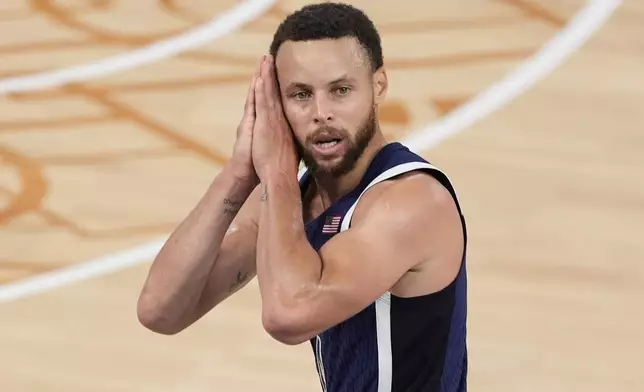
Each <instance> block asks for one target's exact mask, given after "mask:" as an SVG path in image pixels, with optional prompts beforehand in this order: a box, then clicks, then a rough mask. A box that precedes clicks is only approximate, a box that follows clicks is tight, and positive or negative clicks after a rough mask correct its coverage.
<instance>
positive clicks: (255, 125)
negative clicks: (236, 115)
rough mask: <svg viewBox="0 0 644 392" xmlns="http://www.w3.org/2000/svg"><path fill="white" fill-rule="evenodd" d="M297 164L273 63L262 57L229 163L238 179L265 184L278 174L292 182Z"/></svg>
mask: <svg viewBox="0 0 644 392" xmlns="http://www.w3.org/2000/svg"><path fill="white" fill-rule="evenodd" d="M299 160H300V159H299V156H298V153H297V150H296V148H295V141H294V139H293V134H292V131H291V128H290V126H289V124H288V122H287V121H286V117H285V115H284V111H283V109H282V102H281V97H280V92H279V88H278V83H277V80H276V73H275V63H274V59H273V57H272V56H269V55H267V56H263V57H262V59H261V60H260V64H259V66H258V69H257V70H256V72H255V75H254V77H253V80H252V82H251V85H250V88H249V89H248V94H247V97H246V103H245V106H244V115H243V118H242V121H241V123H240V124H239V127H238V128H237V140H236V142H235V147H234V150H233V157H232V163H233V165H234V166H235V168H236V170H237V173H238V175H239V177H240V178H244V179H248V180H254V181H257V180H259V181H260V182H265V181H267V180H268V178H269V177H270V176H272V175H274V174H278V173H282V174H287V175H293V178H294V179H295V178H296V177H297V170H298V164H299Z"/></svg>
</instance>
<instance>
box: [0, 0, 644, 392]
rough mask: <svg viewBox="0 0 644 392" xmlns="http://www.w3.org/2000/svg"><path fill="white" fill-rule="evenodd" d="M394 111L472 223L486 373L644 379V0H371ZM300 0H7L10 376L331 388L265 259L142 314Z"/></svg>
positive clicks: (4, 349)
mask: <svg viewBox="0 0 644 392" xmlns="http://www.w3.org/2000/svg"><path fill="white" fill-rule="evenodd" d="M348 2H349V3H351V4H354V5H356V6H359V7H361V8H363V9H364V10H365V11H366V12H367V14H368V15H369V16H370V17H371V18H372V19H373V20H374V22H375V23H376V25H377V27H378V28H379V30H380V32H381V35H382V38H383V47H384V55H385V64H386V66H387V69H388V75H389V80H390V93H389V97H388V101H387V103H386V104H385V105H384V106H383V107H382V108H381V114H382V118H381V122H382V126H383V129H384V131H385V132H386V134H387V136H388V137H389V138H390V139H391V140H398V141H403V142H404V143H406V144H407V145H408V146H409V147H410V148H412V149H413V150H415V151H417V152H420V153H421V154H422V155H423V156H424V157H426V158H427V159H428V160H429V161H430V162H432V163H434V164H435V165H437V166H439V167H441V168H442V169H444V170H445V171H446V172H447V173H448V175H449V176H450V177H451V179H452V181H453V182H454V183H455V185H456V188H457V191H458V193H459V197H460V200H461V203H462V204H463V208H464V212H465V215H466V218H467V219H468V226H469V232H470V248H469V257H468V265H469V284H470V288H469V298H470V299H469V324H468V328H469V335H468V339H469V350H470V366H471V368H470V378H469V383H470V389H471V390H472V391H480V392H492V391H494V392H506V391H507V392H510V391H511V392H518V391H540V392H541V391H566V392H568V391H602V392H603V391H607V390H610V391H621V392H635V391H642V390H644V374H643V372H641V370H640V368H641V366H642V351H643V350H644V311H642V309H643V306H642V302H643V301H644V241H642V239H641V236H642V233H644V179H643V178H644V177H643V176H642V174H641V171H642V169H643V168H644V132H643V130H644V114H643V111H642V107H643V105H644V77H643V76H642V70H643V69H644V3H642V2H641V1H638V0H624V1H623V2H618V1H613V0H589V1H583V0H454V1H449V2H448V1H439V0H397V1H388V0H378V1H374V0H370V1H367V0H360V1H348ZM307 3H309V2H307V1H299V0H298V1H296V0H277V1H276V0H239V1H234V0H218V1H206V0H138V1H125V0H31V1H26V0H3V1H2V2H1V4H0V59H1V60H0V369H2V370H0V391H3V392H26V391H43V392H49V391H66V392H81V391H82V392H89V391H127V392H129V391H137V392H141V391H241V392H246V391H258V390H264V391H319V390H320V386H319V380H318V377H317V374H316V372H315V365H314V361H313V355H312V352H311V348H310V346H309V345H308V344H303V345H300V346H296V347H290V346H284V345H281V344H279V343H277V342H275V341H273V340H272V339H271V338H270V337H269V336H268V335H267V334H266V333H265V332H264V331H263V329H262V327H261V320H260V302H259V295H258V289H257V286H256V282H255V281H253V282H252V283H251V284H249V285H248V286H246V287H245V288H244V289H243V290H242V291H241V292H239V293H238V294H236V295H235V296H234V297H232V298H231V299H229V300H228V301H226V302H225V303H223V304H222V305H221V306H220V307H218V308H217V309H216V310H215V311H213V312H212V313H210V314H208V315H207V316H206V317H204V318H203V319H202V320H201V321H199V322H198V323H197V324H195V325H194V326H192V327H191V328H189V329H188V330H186V331H184V332H182V333H180V334H178V335H176V336H171V337H167V336H159V335H155V334H153V333H152V332H150V331H148V330H146V329H144V328H143V327H142V326H140V325H139V323H138V321H137V318H136V300H137V296H138V294H139V290H140V289H141V286H142V284H143V281H144V279H145V276H146V274H147V269H148V268H149V264H150V262H151V260H152V259H153V257H154V256H155V254H156V251H157V250H158V249H159V247H160V245H161V244H162V243H163V241H164V239H165V238H167V235H168V234H169V233H170V232H171V231H172V230H173V228H174V227H175V225H176V224H177V223H178V222H179V221H181V220H182V219H183V218H184V217H185V215H186V214H187V213H188V212H189V211H190V210H191V209H192V208H193V206H194V205H195V203H196V202H197V200H198V199H199V198H200V197H201V196H202V194H203V192H204V191H205V190H206V188H207V186H208V185H209V184H210V182H211V181H212V179H213V178H214V176H215V175H216V174H217V172H218V170H220V168H221V166H222V164H223V163H225V162H226V160H227V159H228V157H229V154H230V152H231V148H232V145H233V142H234V137H235V129H236V127H237V123H238V122H239V120H240V118H241V113H242V107H243V102H244V96H245V93H246V90H247V87H248V83H249V82H250V79H251V74H252V72H253V70H254V67H255V64H256V61H257V59H258V58H259V56H261V55H262V54H264V53H265V52H266V51H267V48H268V45H269V43H270V41H271V39H272V35H273V32H274V30H275V28H276V27H277V25H278V24H279V23H280V21H281V20H282V19H283V18H284V17H285V16H286V15H287V14H288V13H290V12H291V11H294V10H296V9H298V8H299V7H301V6H303V5H305V4H307Z"/></svg>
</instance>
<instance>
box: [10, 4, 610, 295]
mask: <svg viewBox="0 0 644 392" xmlns="http://www.w3.org/2000/svg"><path fill="white" fill-rule="evenodd" d="M269 2H270V0H265V1H248V2H247V3H243V4H242V5H240V6H239V7H240V8H241V7H244V6H245V7H251V6H250V5H249V4H258V3H260V4H264V5H265V6H266V4H268V3H269ZM620 4H621V0H591V1H589V2H588V4H587V5H586V6H585V7H584V8H583V9H582V10H581V11H579V13H577V14H576V15H575V16H574V17H573V19H571V21H570V23H568V25H567V26H566V27H565V28H564V29H563V30H561V31H560V32H559V33H558V34H557V35H556V36H555V37H554V38H553V39H552V40H551V41H550V42H548V43H547V44H546V45H545V46H543V48H542V49H541V50H540V51H539V52H537V53H536V54H535V55H534V56H533V57H531V58H529V59H527V60H526V61H525V62H524V63H523V64H522V65H520V66H519V67H518V68H517V69H516V70H515V71H514V72H512V73H510V74H509V75H508V76H507V77H505V78H504V79H503V80H501V81H500V82H499V83H497V84H495V85H493V86H491V87H490V88H489V89H487V90H485V91H484V92H482V93H481V94H479V95H478V96H476V97H475V98H474V99H472V100H471V101H470V102H468V103H466V104H465V105H463V106H461V107H460V108H459V109H457V110H455V111H454V112H452V113H451V114H449V115H447V116H445V117H443V118H441V119H440V120H439V121H438V122H436V123H434V124H430V125H428V126H427V127H425V128H422V129H420V130H418V131H416V132H415V133H413V134H412V135H411V136H410V137H408V138H406V139H405V140H402V143H404V144H406V145H407V146H408V147H410V148H411V149H413V150H416V151H422V150H426V149H429V148H432V147H435V146H436V145H438V144H439V143H440V142H441V141H443V140H445V139H446V138H448V137H450V136H454V135H455V134H457V133H459V132H461V131H463V130H465V129H466V128H467V127H468V126H471V125H472V124H474V123H475V122H476V121H478V120H480V119H482V118H484V117H485V116H487V115H489V114H491V113H493V112H495V111H497V110H499V109H500V108H501V107H503V106H504V105H505V104H507V103H508V102H509V101H511V100H512V99H514V98H516V97H517V96H518V95H520V94H521V93H523V92H525V91H526V90H527V89H529V88H530V87H532V86H533V85H534V84H535V83H537V82H538V81H539V80H541V79H542V78H544V77H545V76H547V75H548V74H549V73H550V72H552V71H553V70H554V69H556V68H557V67H558V66H559V65H560V64H561V63H562V62H563V61H564V60H565V59H566V58H567V57H568V56H569V55H570V54H572V53H573V52H574V51H575V50H577V49H578V48H579V47H580V46H582V45H583V44H584V43H585V42H586V41H587V40H588V39H589V38H590V36H591V35H592V34H593V33H594V32H595V31H596V30H598V29H599V28H600V27H601V26H602V25H603V24H604V23H605V22H606V20H607V19H608V18H609V16H610V15H611V14H612V13H613V11H614V10H615V9H616V8H617V7H618V6H619V5H620ZM252 11H253V10H247V12H248V13H250V12H252ZM239 14H243V12H241V11H240V12H239V13H230V14H227V15H229V17H232V16H230V15H239ZM253 15H255V13H253ZM237 18H240V19H241V17H240V16H237ZM217 20H219V21H220V22H221V23H224V24H225V25H226V26H228V27H227V28H228V29H230V30H232V28H233V27H231V26H232V23H231V22H230V21H226V20H225V19H224V18H223V17H220V18H218V19H217ZM235 27H236V26H235ZM216 31H219V32H220V33H219V34H223V32H222V28H220V27H219V28H217V30H216ZM194 39H201V40H203V36H201V38H200V37H199V36H197V37H195V38H194ZM200 42H203V41H200ZM166 44H167V42H166ZM183 45H184V47H187V46H190V45H189V44H187V43H185V41H184V42H183ZM194 46H195V45H192V46H191V47H194ZM166 50H169V49H167V48H166ZM169 51H170V52H171V50H169ZM143 53H148V52H143ZM175 53H177V52H175ZM152 55H153V54H148V55H146V56H152ZM157 56H158V54H157ZM129 61H131V63H130V64H142V63H144V62H145V61H143V60H140V59H138V60H137V59H133V60H129ZM101 64H103V65H99V66H98V68H99V70H96V66H93V67H92V66H91V65H88V66H85V67H86V68H87V69H89V71H86V74H85V77H97V76H96V75H100V76H102V75H105V74H106V71H101V70H100V67H105V62H103V63H101ZM119 64H120V63H118V64H117V66H121V67H122V65H119ZM133 66H135V65H133ZM78 68H79V67H76V69H78ZM118 69H122V68H118ZM60 72H61V73H52V74H48V75H50V76H49V77H46V78H43V76H40V79H38V80H40V81H41V82H42V83H43V84H42V85H38V84H37V83H38V82H35V83H34V82H32V81H30V80H29V77H23V78H20V80H22V82H21V83H22V84H20V83H19V84H14V86H18V87H14V88H19V87H22V88H25V87H26V88H32V89H35V88H43V87H50V86H52V85H57V84H60V83H61V82H59V81H57V80H52V78H54V79H56V78H57V77H58V76H56V75H63V76H64V77H67V79H65V81H69V80H70V79H71V78H73V76H67V75H70V74H69V73H68V72H65V71H60ZM51 75H53V76H51ZM89 75H94V76H89ZM14 80H15V79H14ZM74 80H79V79H78V78H76V79H74ZM14 83H15V82H14ZM3 86H6V85H3V84H2V82H0V91H7V88H6V87H4V90H3ZM166 239H167V237H164V238H160V239H158V240H155V241H153V242H150V243H147V244H143V245H140V246H137V247H135V248H133V249H129V250H125V251H121V252H117V253H114V254H111V255H107V256H104V257H99V258H96V259H93V260H89V261H87V262H84V263H80V264H77V265H74V266H70V267H67V268H63V269H60V270H57V271H53V272H50V273H45V274H42V275H38V276H35V277H32V278H28V279H25V280H22V281H18V282H14V283H10V284H6V285H3V286H0V302H9V301H12V300H17V299H20V298H23V297H26V296H29V295H35V294H38V293H42V292H45V291H48V290H52V289H55V288H58V287H62V286H66V285H69V284H72V283H75V282H79V281H82V280H86V279H91V278H94V277H98V276H101V275H106V274H109V273H113V272H116V271H119V270H122V269H125V268H128V267H132V266H134V265H137V264H140V263H143V262H146V261H149V260H150V259H152V258H154V257H155V256H156V254H157V253H158V251H159V250H160V249H161V247H162V246H163V244H164V243H165V241H166Z"/></svg>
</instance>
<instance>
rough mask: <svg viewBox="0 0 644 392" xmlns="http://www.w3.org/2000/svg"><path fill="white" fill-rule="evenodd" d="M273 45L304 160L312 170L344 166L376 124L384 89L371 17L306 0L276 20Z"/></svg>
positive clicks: (335, 171) (349, 166) (338, 172)
mask: <svg viewBox="0 0 644 392" xmlns="http://www.w3.org/2000/svg"><path fill="white" fill-rule="evenodd" d="M270 53H271V55H272V56H273V57H274V58H275V66H276V72H277V80H278V84H279V88H280V93H281V98H282V106H283V108H284V114H285V115H286V118H287V120H288V122H289V124H290V126H291V128H292V130H293V133H294V136H295V139H296V142H297V145H298V148H299V151H300V154H301V156H302V159H303V160H304V163H305V164H306V166H307V167H308V169H309V170H310V171H312V172H313V173H320V172H323V173H328V174H332V175H334V176H339V175H342V174H345V173H347V172H349V171H350V170H351V169H353V167H354V166H355V164H356V162H357V161H358V160H359V158H360V157H361V156H362V155H363V153H364V151H365V150H366V149H367V148H368V146H369V145H370V142H371V141H372V139H373V137H374V135H375V134H376V132H379V128H378V124H377V111H376V108H377V106H378V105H379V104H380V103H381V102H382V101H383V100H384V98H385V93H386V90H387V77H386V73H385V71H384V67H383V56H382V48H381V43H380V36H379V34H378V31H377V30H376V28H375V26H374V24H373V23H372V22H371V20H369V18H368V17H367V16H366V15H365V14H364V13H363V12H362V11H360V10H359V9H356V8H354V7H352V6H350V5H345V4H338V3H321V4H313V5H308V6H305V7H304V8H302V9H300V10H298V11H296V12H295V13H293V14H291V15H289V16H288V17H287V18H286V19H285V20H284V21H283V22H282V23H281V24H280V26H279V27H278V29H277V31H276V32H275V35H274V37H273V42H272V44H271V48H270Z"/></svg>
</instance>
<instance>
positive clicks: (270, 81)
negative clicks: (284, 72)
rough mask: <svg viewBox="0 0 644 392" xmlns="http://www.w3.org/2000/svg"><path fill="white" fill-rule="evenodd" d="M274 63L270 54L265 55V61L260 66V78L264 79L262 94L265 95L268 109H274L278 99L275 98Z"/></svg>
mask: <svg viewBox="0 0 644 392" xmlns="http://www.w3.org/2000/svg"><path fill="white" fill-rule="evenodd" d="M274 69H275V67H274V64H273V59H272V57H271V56H266V62H265V63H264V67H262V78H263V79H264V96H265V97H266V105H267V106H268V107H269V108H270V109H276V108H277V106H278V105H279V101H277V100H276V96H275V93H276V83H275V72H274Z"/></svg>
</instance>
